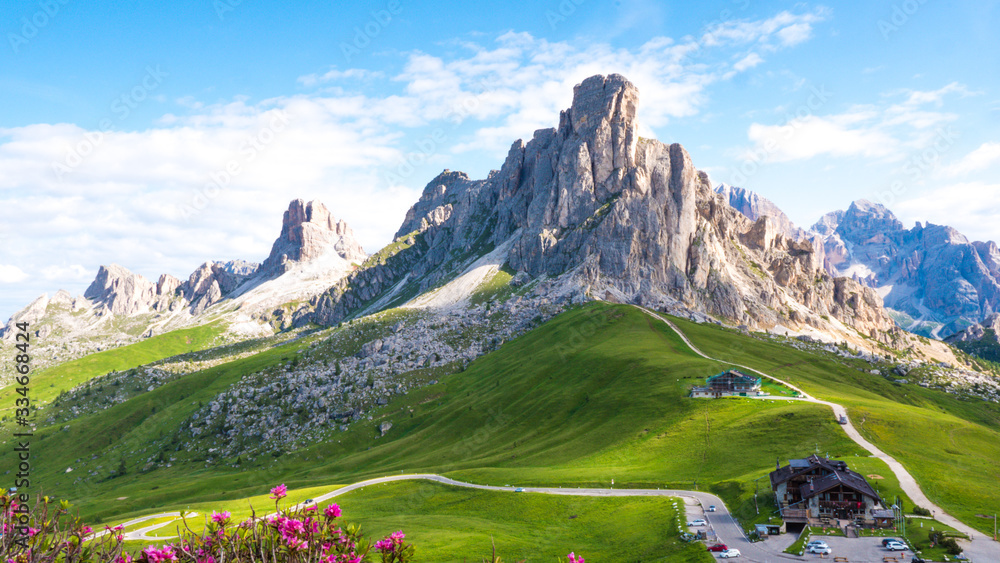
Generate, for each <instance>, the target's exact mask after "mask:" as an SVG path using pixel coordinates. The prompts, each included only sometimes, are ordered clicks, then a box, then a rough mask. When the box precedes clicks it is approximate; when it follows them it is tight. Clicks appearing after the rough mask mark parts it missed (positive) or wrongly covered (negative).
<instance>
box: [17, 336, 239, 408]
mask: <svg viewBox="0 0 1000 563" xmlns="http://www.w3.org/2000/svg"><path fill="white" fill-rule="evenodd" d="M223 332H224V328H223V327H222V325H221V324H220V323H218V322H216V323H212V324H208V325H202V326H196V327H192V328H184V329H179V330H175V331H172V332H168V333H166V334H160V335H157V336H153V337H150V338H147V339H146V340H143V341H141V342H136V343H135V344H129V345H128V346H122V347H121V348H114V349H112V350H105V351H103V352H97V353H96V354H90V355H89V356H84V357H83V358H80V359H77V360H73V361H70V362H66V363H64V364H59V365H57V366H54V367H51V368H48V369H45V370H42V371H39V372H37V373H34V374H33V375H32V376H31V389H32V400H33V401H34V402H36V403H39V402H49V401H51V400H52V399H54V398H55V397H56V396H57V395H58V394H59V393H60V392H62V391H65V390H67V389H71V388H72V387H74V386H75V385H78V384H80V383H83V382H84V381H87V380H89V379H91V378H94V377H96V376H98V375H102V374H105V373H108V372H109V371H121V370H126V369H131V368H134V367H137V366H141V365H144V364H148V363H150V362H155V361H157V360H162V359H164V358H169V357H171V356H176V355H178V354H184V353H186V352H193V351H196V350H203V349H205V348H208V347H210V346H213V345H214V344H215V343H216V340H217V339H218V337H219V336H220V335H221V334H222V333H223ZM14 387H16V385H15V384H11V385H9V386H7V387H4V388H2V389H0V396H2V397H7V396H12V395H13V394H14V390H13V389H14ZM4 407H5V408H6V407H7V405H4Z"/></svg>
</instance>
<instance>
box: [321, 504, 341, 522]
mask: <svg viewBox="0 0 1000 563" xmlns="http://www.w3.org/2000/svg"><path fill="white" fill-rule="evenodd" d="M323 514H325V515H326V517H327V518H331V519H332V518H340V506H339V505H336V504H331V505H329V506H327V507H326V510H324V511H323Z"/></svg>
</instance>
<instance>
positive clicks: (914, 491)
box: [634, 305, 1000, 563]
mask: <svg viewBox="0 0 1000 563" xmlns="http://www.w3.org/2000/svg"><path fill="white" fill-rule="evenodd" d="M634 307H636V308H637V309H639V310H640V311H642V312H644V313H646V314H647V315H649V316H651V317H653V318H654V319H658V320H660V321H662V322H664V323H666V325H667V326H669V327H670V329H671V330H673V331H674V332H675V333H677V336H680V337H681V340H683V341H684V343H685V344H687V346H688V347H689V348H691V350H692V351H693V352H694V353H695V354H698V355H699V356H701V357H702V358H705V359H707V360H712V361H716V362H722V363H726V364H729V365H733V366H736V367H739V368H741V369H745V370H747V371H752V372H753V373H756V374H757V375H760V376H761V377H765V378H767V379H770V380H772V381H775V382H777V383H780V384H782V385H784V386H785V387H788V388H790V389H792V390H794V391H797V392H798V393H799V394H800V395H801V397H800V398H796V399H789V400H799V401H806V402H810V403H816V404H818V405H826V406H828V407H830V408H831V409H833V414H834V417H836V418H837V419H840V417H841V416H844V417H845V418H847V424H842V425H841V427H843V429H844V432H846V433H847V436H848V437H849V438H851V439H852V440H854V441H855V442H856V443H857V444H858V445H859V446H861V447H862V448H864V449H865V450H867V451H868V452H869V453H871V455H872V457H876V458H878V459H881V460H882V461H884V462H885V463H886V465H888V466H889V469H891V470H892V472H893V474H894V475H896V478H897V479H899V485H900V487H901V488H902V489H903V492H905V493H906V495H907V496H908V497H910V500H911V501H913V502H914V503H916V504H918V505H920V506H923V507H925V508H930V509H931V510H933V511H934V517H935V519H937V520H938V521H940V522H941V523H943V524H947V525H948V526H951V527H952V528H955V529H956V530H959V531H961V532H963V533H965V534H968V535H969V537H971V538H973V539H972V541H965V540H960V541H959V543H960V544H962V547H963V549H964V550H965V552H966V555H967V556H968V557H970V558H971V559H972V560H973V561H976V562H977V563H978V562H979V561H989V562H1000V543H997V542H995V541H993V540H992V538H990V537H988V536H986V535H984V534H983V533H981V532H979V531H978V530H975V529H973V528H972V527H971V526H968V525H966V524H965V523H963V522H962V521H960V520H959V519H957V518H955V517H954V516H952V515H950V514H948V513H947V512H945V511H944V510H943V509H942V508H941V507H940V506H937V505H936V504H934V503H933V502H931V501H930V500H929V499H928V498H927V495H925V494H924V492H923V491H922V490H920V486H919V485H917V481H916V479H914V478H913V476H912V475H910V472H909V471H907V470H906V468H905V467H903V464H901V463H899V462H898V461H896V459H895V458H893V457H892V456H890V455H889V454H887V453H885V452H883V451H882V450H880V449H879V448H878V447H876V446H875V445H874V444H872V443H871V442H869V441H868V440H866V439H865V438H864V437H863V436H862V435H861V433H860V432H858V430H857V429H856V428H854V424H853V423H851V421H850V418H849V417H847V409H846V408H844V407H843V406H842V405H838V404H837V403H831V402H830V401H823V400H820V399H817V398H815V397H813V396H812V395H810V394H808V393H806V392H805V391H803V390H802V389H799V388H798V387H796V386H794V385H792V384H790V383H788V382H787V381H783V380H781V379H778V378H777V377H774V376H772V375H768V374H766V373H764V372H762V371H760V370H758V369H754V368H752V367H750V366H744V365H741V364H734V363H732V362H729V361H726V360H720V359H718V358H713V357H711V356H709V355H708V354H705V353H704V352H702V351H701V350H699V349H698V348H697V347H696V346H695V345H694V344H693V343H692V342H691V341H690V340H689V339H688V337H687V335H685V334H684V332H683V331H681V329H679V328H677V325H675V324H674V323H672V322H670V320H669V319H666V318H664V317H661V316H660V315H657V314H656V313H654V312H652V311H650V310H648V309H645V308H643V307H639V306H637V305H634ZM772 398H774V397H772Z"/></svg>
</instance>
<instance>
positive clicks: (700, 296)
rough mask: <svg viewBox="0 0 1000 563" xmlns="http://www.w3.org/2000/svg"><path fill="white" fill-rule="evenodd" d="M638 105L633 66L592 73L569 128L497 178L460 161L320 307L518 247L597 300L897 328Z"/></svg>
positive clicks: (401, 291) (875, 333) (349, 309)
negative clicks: (726, 195)
mask: <svg viewBox="0 0 1000 563" xmlns="http://www.w3.org/2000/svg"><path fill="white" fill-rule="evenodd" d="M637 102H638V91H637V89H636V88H635V87H634V86H633V85H632V84H631V83H630V82H629V81H628V80H627V79H625V78H624V77H622V76H620V75H610V76H594V77H591V78H588V79H587V80H584V81H583V82H582V83H581V84H579V85H577V86H576V87H575V88H574V97H573V103H572V106H571V107H570V108H569V109H568V110H565V111H563V112H562V113H561V115H560V122H559V126H558V128H552V129H541V130H538V131H536V132H535V134H534V136H533V138H532V139H531V140H530V141H528V142H527V143H525V142H524V141H522V140H518V141H516V142H515V143H514V144H513V145H512V146H511V148H510V150H509V152H508V155H507V158H506V160H505V162H504V164H503V166H502V167H501V168H500V170H499V171H493V172H491V173H490V174H489V176H488V177H487V178H486V179H483V180H471V179H469V177H468V176H467V175H466V174H464V173H462V172H452V171H448V170H446V171H444V172H443V173H442V174H440V175H439V176H438V177H436V178H435V179H433V180H432V181H431V182H430V183H428V184H427V186H426V187H425V189H424V191H423V194H422V195H421V197H420V199H419V200H418V201H417V203H415V204H414V205H413V207H412V208H411V209H410V210H409V211H408V212H407V215H406V218H405V220H404V221H403V224H402V226H401V227H400V229H399V231H398V232H397V238H396V240H395V241H394V243H393V244H391V245H390V246H388V247H386V249H383V250H382V251H380V252H379V253H377V254H376V255H374V256H373V257H372V258H370V259H369V262H368V263H366V264H365V267H363V268H362V269H360V270H358V271H357V272H355V273H354V274H352V275H351V276H348V277H346V278H344V279H343V280H341V281H340V282H339V283H338V284H337V285H336V286H335V287H333V288H331V290H330V291H328V292H327V293H326V294H325V295H323V296H322V297H320V298H318V299H317V300H316V301H315V306H316V311H315V314H314V317H313V318H314V320H316V321H317V322H320V323H322V324H328V325H329V324H335V323H337V322H340V321H342V320H344V319H347V318H350V317H352V316H354V315H357V314H359V313H362V312H370V311H371V310H372V309H373V307H375V308H377V307H379V306H385V305H388V304H393V303H395V302H405V300H407V299H408V298H409V297H410V296H412V295H415V294H419V293H422V292H424V291H427V290H429V289H432V288H434V287H436V286H438V285H440V284H441V283H444V282H445V281H447V280H448V279H449V278H450V277H452V276H454V275H456V273H457V272H458V271H459V270H460V269H461V266H462V265H463V264H467V263H468V262H469V261H470V260H471V259H472V258H474V257H477V256H481V255H483V254H485V253H486V252H489V251H492V250H493V249H496V248H500V247H504V249H505V254H506V261H507V264H508V265H509V267H510V268H512V269H513V270H515V271H517V272H523V274H524V275H527V276H529V277H531V278H538V277H546V278H556V277H558V278H562V279H563V280H564V281H565V283H566V284H569V285H571V286H574V287H575V288H576V291H577V292H578V293H580V294H582V295H586V296H589V297H592V298H600V299H612V300H616V301H626V302H635V303H641V304H645V305H650V306H654V307H664V308H666V307H678V306H679V307H682V308H686V309H690V310H695V311H701V312H705V313H709V314H711V315H715V316H718V317H722V318H725V319H729V320H732V321H734V322H738V323H741V324H746V325H751V326H755V327H764V328H774V327H787V328H792V329H795V330H805V331H810V330H816V331H819V332H825V333H831V332H833V333H837V334H839V335H841V336H842V337H850V336H852V335H853V336H857V335H856V334H854V331H855V330H857V331H858V332H860V333H861V334H863V335H864V336H866V337H876V338H880V339H887V338H888V336H886V335H887V333H888V332H891V331H892V330H893V327H894V325H893V322H892V320H891V319H890V318H889V317H888V316H887V315H886V314H885V312H884V310H883V309H882V307H881V300H880V299H879V297H878V295H877V294H875V293H874V291H872V290H871V289H869V288H866V287H864V286H862V285H861V284H858V283H857V282H855V281H854V280H851V279H846V278H838V279H834V278H833V277H831V276H829V275H828V274H827V273H826V272H825V271H823V269H822V257H821V255H820V253H819V252H818V251H817V248H815V247H814V246H813V244H812V243H810V242H808V241H795V240H793V239H790V238H789V237H786V236H785V235H783V234H782V233H780V232H779V229H778V228H777V225H776V224H775V223H774V221H773V220H772V219H770V218H768V217H766V216H765V217H761V218H760V219H759V220H757V221H756V222H752V221H750V220H748V219H747V218H746V217H744V216H743V215H742V214H740V213H739V212H737V211H736V210H735V209H733V208H732V207H731V206H730V205H729V204H728V203H727V202H726V201H725V200H724V199H723V198H722V196H720V195H719V194H717V193H715V191H713V189H712V187H711V185H710V184H709V180H708V177H707V175H706V174H705V173H703V172H700V171H698V170H697V169H696V168H695V167H694V165H693V164H692V163H691V159H690V157H689V156H688V154H687V152H686V151H685V150H684V148H683V147H682V146H681V145H679V144H672V145H666V144H664V143H661V142H659V141H656V140H651V139H640V138H639V136H638V125H637V122H636V104H637ZM394 299H395V300H396V301H393V300H394Z"/></svg>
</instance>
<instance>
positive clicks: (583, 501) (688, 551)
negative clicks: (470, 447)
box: [135, 481, 712, 563]
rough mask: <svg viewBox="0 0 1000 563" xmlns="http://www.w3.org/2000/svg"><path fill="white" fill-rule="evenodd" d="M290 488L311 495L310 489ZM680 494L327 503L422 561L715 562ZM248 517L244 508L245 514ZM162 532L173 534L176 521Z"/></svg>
mask: <svg viewBox="0 0 1000 563" xmlns="http://www.w3.org/2000/svg"><path fill="white" fill-rule="evenodd" d="M290 492H291V493H292V494H293V495H294V497H295V498H298V497H301V498H305V497H306V494H303V492H302V491H290ZM307 494H313V493H307ZM258 500H259V499H251V502H253V503H254V505H255V506H259V504H262V505H263V506H264V507H267V506H271V507H273V501H272V502H271V504H268V501H266V499H265V500H264V502H261V503H258V502H257V501H258ZM674 500H675V499H671V498H669V497H660V498H649V497H641V498H620V497H613V498H588V497H570V496H558V495H544V494H535V493H510V492H498V491H479V490H473V489H465V488H461V487H451V486H447V485H443V484H440V483H433V482H429V481H404V482H395V483H385V484H379V485H371V486H368V487H365V488H364V489H359V490H356V491H351V492H350V493H347V494H346V495H343V496H340V497H336V498H334V499H331V500H330V501H327V502H324V503H321V506H326V504H328V503H330V502H336V503H337V504H339V505H340V506H341V507H342V508H343V511H344V514H343V517H342V518H343V520H344V521H345V522H353V523H359V524H361V525H362V530H364V532H365V535H366V536H367V537H369V538H373V539H378V538H380V537H382V536H385V535H388V534H390V533H392V532H395V531H396V530H404V531H405V532H406V540H407V541H408V542H412V543H414V545H416V547H417V551H416V556H417V560H418V561H434V562H436V563H438V562H440V563H448V562H456V563H457V562H461V561H479V560H480V558H481V557H483V556H487V555H489V554H490V550H491V542H495V543H496V547H497V554H498V555H500V556H502V557H503V559H504V561H520V560H522V559H524V560H527V561H529V562H532V561H553V560H555V559H557V558H558V559H563V560H565V557H566V554H567V553H569V552H571V551H573V552H575V553H576V554H578V555H583V556H584V557H586V558H587V559H588V560H593V561H643V562H646V561H649V562H652V561H664V562H703V561H704V562H707V561H711V560H712V557H711V556H710V555H708V553H707V552H706V551H705V548H704V546H703V545H702V544H700V543H690V544H689V543H683V542H681V541H680V539H679V533H678V532H677V527H678V524H679V519H678V517H677V511H675V510H674V505H673V502H674ZM240 504H243V506H246V503H245V502H244V503H231V505H226V508H227V509H232V510H234V517H236V516H237V513H236V511H235V509H236V507H237V506H239V505H240ZM287 504H291V503H290V502H289V503H285V502H284V501H283V503H282V505H283V506H285V505H287ZM230 506H231V507H232V508H230ZM192 509H196V506H194V505H193V506H192ZM259 513H260V512H259V511H258V514H259ZM208 514H211V513H210V512H208ZM248 515H249V514H248V512H247V511H245V510H244V511H243V512H241V513H240V514H239V518H242V517H245V516H248ZM681 518H683V515H681ZM196 520H198V521H203V518H202V519H200V520H199V519H197V518H196V519H191V522H190V524H191V527H192V529H194V530H196V531H198V530H200V529H202V528H203V525H199V524H198V522H196ZM156 533H157V535H162V536H173V535H175V534H176V527H173V526H167V527H165V528H162V529H161V530H158V531H157V532H156ZM135 547H139V545H138V542H137V545H136V546H135Z"/></svg>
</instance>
